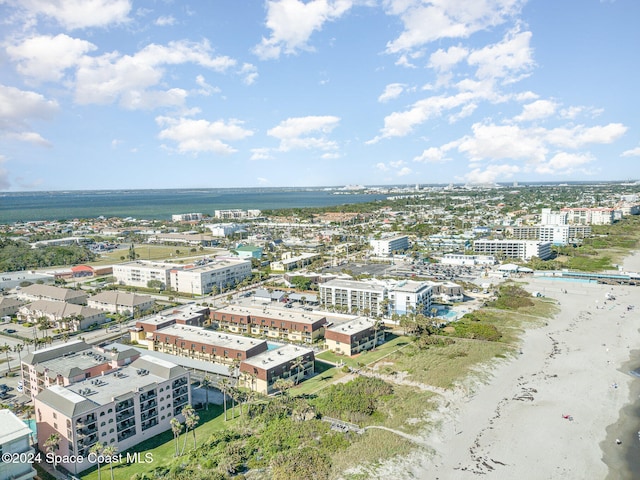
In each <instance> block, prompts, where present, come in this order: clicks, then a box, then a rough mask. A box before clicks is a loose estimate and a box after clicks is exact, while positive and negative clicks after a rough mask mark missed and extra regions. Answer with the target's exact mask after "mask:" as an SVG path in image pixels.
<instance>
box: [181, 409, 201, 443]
mask: <svg viewBox="0 0 640 480" xmlns="http://www.w3.org/2000/svg"><path fill="white" fill-rule="evenodd" d="M181 413H182V415H183V416H184V423H185V425H186V427H187V429H186V430H185V436H184V443H183V444H182V452H181V454H182V453H184V449H185V447H186V446H187V434H188V433H189V430H193V448H194V449H195V448H196V426H197V425H198V421H199V420H200V416H199V415H198V414H197V413H196V411H195V410H194V409H193V407H192V406H191V405H185V406H184V408H183V409H182V411H181Z"/></svg>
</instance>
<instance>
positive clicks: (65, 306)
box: [18, 300, 107, 332]
mask: <svg viewBox="0 0 640 480" xmlns="http://www.w3.org/2000/svg"><path fill="white" fill-rule="evenodd" d="M18 316H19V317H20V318H21V319H23V320H25V321H29V322H31V323H37V321H38V320H39V319H40V318H43V317H44V318H46V319H48V320H49V322H50V323H52V324H54V325H55V328H61V329H67V330H71V331H73V332H79V331H80V330H85V329H86V328H89V327H90V326H91V325H94V324H96V325H101V324H103V323H104V322H106V321H107V317H106V315H105V313H104V311H103V310H98V309H97V308H91V307H85V306H83V305H76V304H75V303H66V302H56V301H50V300H38V301H36V302H33V303H29V304H27V305H24V306H22V307H20V309H19V310H18Z"/></svg>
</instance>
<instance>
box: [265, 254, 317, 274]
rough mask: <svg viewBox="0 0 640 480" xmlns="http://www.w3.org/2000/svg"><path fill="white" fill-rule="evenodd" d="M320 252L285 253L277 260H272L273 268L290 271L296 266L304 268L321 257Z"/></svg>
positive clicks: (279, 270)
mask: <svg viewBox="0 0 640 480" xmlns="http://www.w3.org/2000/svg"><path fill="white" fill-rule="evenodd" d="M320 258H321V256H320V254H318V253H303V254H301V255H293V254H292V253H291V252H287V253H284V254H283V255H282V258H281V259H280V260H278V261H277V262H271V265H270V267H271V270H273V271H276V272H289V271H291V270H295V269H296V268H303V267H306V266H307V265H309V264H311V263H313V262H315V261H316V260H318V259H320Z"/></svg>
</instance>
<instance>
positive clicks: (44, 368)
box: [20, 340, 140, 400]
mask: <svg viewBox="0 0 640 480" xmlns="http://www.w3.org/2000/svg"><path fill="white" fill-rule="evenodd" d="M139 356H140V354H139V353H138V352H137V351H136V350H133V349H127V350H122V351H119V352H106V351H104V350H103V349H102V348H100V347H96V346H92V345H87V344H86V343H84V342H83V341H80V340H76V341H73V342H68V343H65V344H64V345H56V346H53V347H48V348H43V349H40V350H36V351H34V352H31V353H29V354H27V355H25V356H24V357H22V362H21V365H20V374H21V376H22V385H23V389H24V390H23V393H24V395H26V396H28V397H30V398H31V399H32V400H33V399H34V398H35V396H36V395H38V394H39V393H40V392H42V391H43V390H44V389H46V388H48V387H50V386H52V385H61V386H65V385H71V384H73V383H76V382H80V381H82V380H85V379H87V378H95V377H99V376H101V375H102V374H104V373H106V372H109V371H111V370H114V369H116V368H119V367H122V366H124V365H128V364H129V363H131V362H132V361H134V360H135V359H136V358H138V357H139Z"/></svg>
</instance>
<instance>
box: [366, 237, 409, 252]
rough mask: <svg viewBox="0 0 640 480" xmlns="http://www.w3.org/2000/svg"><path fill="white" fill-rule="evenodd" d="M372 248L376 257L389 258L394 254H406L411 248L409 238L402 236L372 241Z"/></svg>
mask: <svg viewBox="0 0 640 480" xmlns="http://www.w3.org/2000/svg"><path fill="white" fill-rule="evenodd" d="M369 243H370V245H371V248H372V250H373V255H375V256H389V255H391V254H392V253H394V252H404V251H405V250H407V249H408V248H409V237H408V236H406V235H400V236H395V237H387V238H381V239H379V240H375V239H374V240H371V241H370V242H369Z"/></svg>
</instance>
